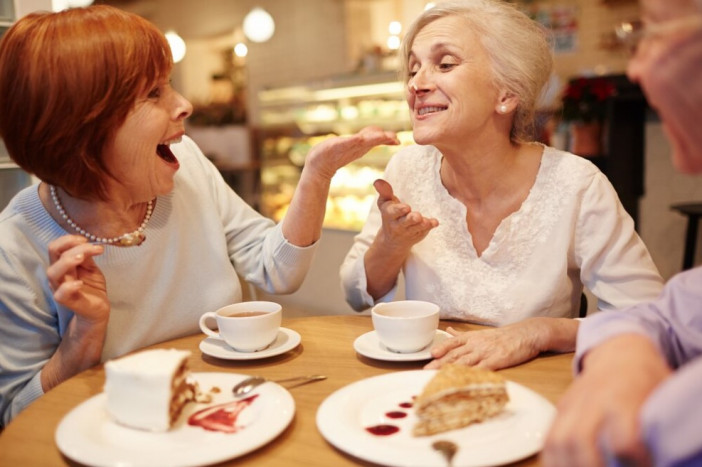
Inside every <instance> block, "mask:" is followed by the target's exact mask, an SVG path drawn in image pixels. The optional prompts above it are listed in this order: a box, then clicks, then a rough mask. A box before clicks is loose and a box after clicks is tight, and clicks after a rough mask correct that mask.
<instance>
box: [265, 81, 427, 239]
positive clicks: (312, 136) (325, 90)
mask: <svg viewBox="0 0 702 467" xmlns="http://www.w3.org/2000/svg"><path fill="white" fill-rule="evenodd" d="M381 78H382V79H380V80H379V79H378V77H377V76H376V77H367V76H364V77H355V78H348V79H346V80H342V81H339V82H329V81H325V82H324V83H321V84H319V85H318V86H315V85H306V86H292V87H287V88H278V89H270V90H265V91H262V92H261V93H259V105H260V115H261V122H262V127H261V130H262V131H260V133H259V138H258V150H259V156H260V161H261V190H262V192H261V211H262V213H263V214H264V215H266V216H269V217H271V218H272V219H274V220H276V221H279V220H280V219H282V218H283V216H284V215H285V213H286V212H287V209H288V206H289V204H290V200H291V199H292V195H293V192H294V191H295V187H296V186H297V182H298V180H299V176H300V171H301V170H302V167H303V165H304V163H305V158H306V156H307V153H308V152H309V150H310V148H311V147H312V146H314V145H316V144H317V143H319V142H321V141H323V140H324V139H326V138H329V137H331V136H337V135H347V134H351V133H355V132H357V131H359V130H360V129H361V128H363V127H365V126H368V125H377V126H380V127H382V128H385V129H387V130H392V131H396V132H397V135H398V138H399V139H400V145H399V146H378V147H376V148H374V149H372V150H371V151H370V152H368V153H367V154H366V155H364V156H363V157H362V158H361V159H359V160H357V161H354V162H353V163H351V164H349V165H347V166H346V167H342V168H341V169H339V170H338V171H337V173H336V175H335V176H334V177H333V178H332V181H331V187H330V192H329V198H328V199H327V210H326V216H325V219H324V227H326V228H336V229H344V230H355V231H357V230H360V229H361V227H362V226H363V224H364V223H365V220H366V218H367V216H368V211H369V209H370V207H371V204H372V203H373V200H374V199H375V195H376V192H375V189H374V188H373V182H374V181H375V180H376V179H378V178H381V177H382V175H383V171H384V170H385V166H386V165H387V163H388V161H389V160H390V158H391V157H392V155H393V154H395V152H397V151H398V150H399V149H400V148H401V147H402V146H406V145H410V144H414V140H413V138H412V132H411V131H410V127H411V125H410V121H409V111H408V109H407V103H406V102H405V95H404V85H403V84H402V83H401V82H399V81H398V80H397V79H396V75H395V74H386V75H384V76H382V77H381Z"/></svg>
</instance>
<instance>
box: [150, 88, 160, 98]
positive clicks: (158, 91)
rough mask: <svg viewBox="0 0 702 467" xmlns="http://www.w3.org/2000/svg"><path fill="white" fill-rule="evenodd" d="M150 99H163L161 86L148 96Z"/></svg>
mask: <svg viewBox="0 0 702 467" xmlns="http://www.w3.org/2000/svg"><path fill="white" fill-rule="evenodd" d="M148 97H149V99H158V98H159V97H161V86H156V87H155V88H153V89H152V90H151V91H149V94H148Z"/></svg>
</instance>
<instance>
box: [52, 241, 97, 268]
mask: <svg viewBox="0 0 702 467" xmlns="http://www.w3.org/2000/svg"><path fill="white" fill-rule="evenodd" d="M85 243H88V239H87V238H85V237H83V236H82V235H64V236H62V237H59V238H57V239H56V240H54V241H52V242H51V243H49V262H50V263H54V262H56V261H57V260H58V259H59V257H60V256H61V255H62V254H63V253H64V252H65V251H66V250H69V249H71V248H73V247H74V246H76V245H82V244H85Z"/></svg>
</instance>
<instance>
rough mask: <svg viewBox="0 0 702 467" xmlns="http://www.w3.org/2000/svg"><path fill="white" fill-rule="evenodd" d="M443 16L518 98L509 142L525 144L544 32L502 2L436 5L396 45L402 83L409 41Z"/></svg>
mask: <svg viewBox="0 0 702 467" xmlns="http://www.w3.org/2000/svg"><path fill="white" fill-rule="evenodd" d="M699 1H702V0H699ZM447 16H460V17H462V18H465V19H466V20H468V24H469V27H470V28H471V29H472V30H473V31H474V32H475V33H477V34H478V36H479V37H480V41H481V44H482V45H483V47H484V48H485V50H486V51H487V54H488V56H489V57H490V62H491V63H492V74H493V77H494V80H495V85H496V86H497V87H498V89H502V90H505V91H507V92H509V93H511V94H513V95H515V96H517V97H518V98H519V104H518V106H517V110H516V113H515V116H514V121H513V122H512V129H511V131H510V139H511V140H512V141H514V142H516V141H523V140H525V139H531V138H530V136H531V132H532V129H533V126H534V113H535V109H536V102H537V99H538V98H539V95H540V93H541V91H542V89H543V87H544V85H545V84H546V82H547V81H548V79H549V76H550V75H551V70H552V68H553V55H552V51H551V46H550V45H549V41H548V32H547V31H546V29H545V28H544V27H543V26H541V25H540V24H539V23H537V22H536V21H534V20H532V19H531V18H529V17H528V16H527V15H525V14H524V13H522V12H521V11H519V10H518V9H517V8H516V7H515V6H514V5H512V4H510V3H507V2H504V1H502V0H454V1H446V2H441V3H437V5H436V6H434V7H433V8H430V9H428V10H425V11H424V12H423V13H422V14H421V15H420V16H419V17H418V18H417V19H415V20H414V22H413V23H412V24H411V25H410V27H409V28H408V29H407V33H406V34H405V37H404V39H403V41H402V46H401V47H400V66H401V70H400V71H401V73H402V78H403V79H404V81H405V82H407V81H408V79H409V69H408V66H409V57H410V52H411V49H412V44H413V42H414V39H415V37H416V36H417V34H418V33H419V31H420V30H422V29H423V28H424V27H425V26H426V25H427V24H429V23H431V22H433V21H435V20H437V19H439V18H443V17H447Z"/></svg>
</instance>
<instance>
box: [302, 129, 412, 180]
mask: <svg viewBox="0 0 702 467" xmlns="http://www.w3.org/2000/svg"><path fill="white" fill-rule="evenodd" d="M381 144H386V145H393V146H394V145H397V144H400V141H399V140H398V139H397V135H395V133H394V132H392V131H385V130H383V129H382V128H379V127H374V126H369V127H366V128H363V129H362V130H361V131H359V132H358V133H356V134H354V135H350V136H337V137H334V138H329V139H326V140H324V141H322V142H321V143H319V144H317V145H315V146H314V147H312V149H311V150H310V152H309V154H307V159H306V160H305V168H307V167H309V168H310V169H311V170H312V171H314V172H315V173H316V174H318V175H321V176H322V177H324V178H325V179H327V180H331V178H332V177H333V176H334V174H335V173H336V171H337V170H339V169H340V168H341V167H343V166H345V165H347V164H349V163H351V162H353V161H355V160H356V159H359V158H360V157H362V156H363V155H364V154H366V153H367V152H368V151H370V150H371V149H373V148H374V147H375V146H378V145H381Z"/></svg>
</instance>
